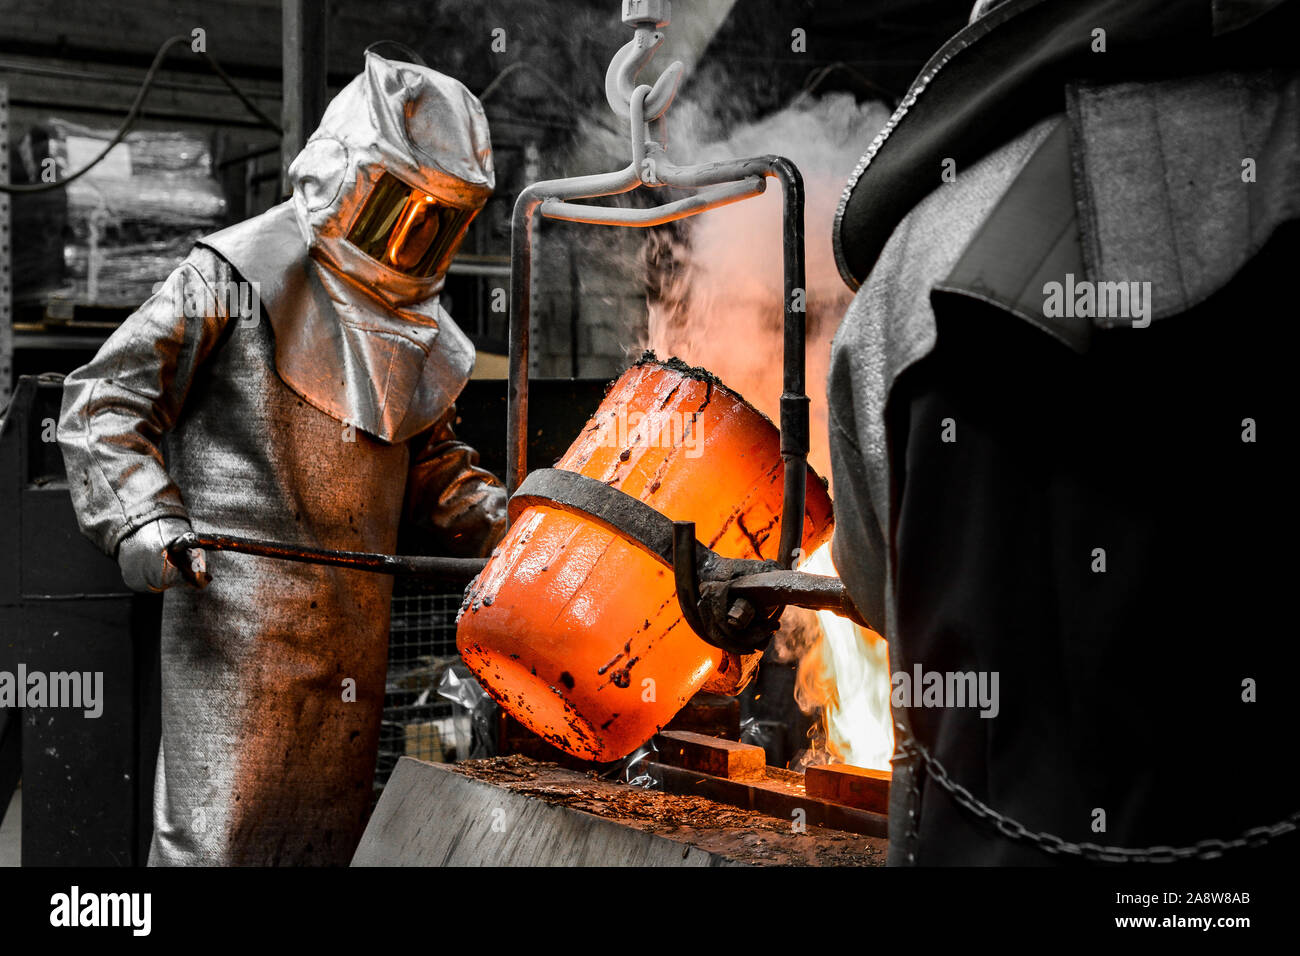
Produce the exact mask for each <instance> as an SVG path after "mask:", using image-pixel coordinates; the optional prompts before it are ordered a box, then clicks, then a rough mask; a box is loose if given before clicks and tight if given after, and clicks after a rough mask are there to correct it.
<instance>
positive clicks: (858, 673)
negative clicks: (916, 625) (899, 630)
mask: <svg viewBox="0 0 1300 956" xmlns="http://www.w3.org/2000/svg"><path fill="white" fill-rule="evenodd" d="M800 570H802V571H809V572H811V573H813V574H835V573H836V572H835V564H834V562H833V561H832V560H831V546H830V545H829V544H826V545H823V546H822V547H821V548H818V549H817V550H816V551H814V552H813V553H812V555H811V556H810V557H809V558H808V560H807V561H805V562H804V563H803V564H802V565H801V566H800ZM817 621H818V623H819V624H820V625H821V635H820V637H818V638H817V639H815V641H814V643H813V645H812V647H811V648H809V650H808V651H806V652H805V653H804V655H803V657H801V658H800V660H799V670H798V677H797V680H796V690H795V696H796V698H797V699H798V701H799V704H800V706H802V707H804V708H805V709H806V710H809V709H811V708H812V707H814V706H816V707H820V708H821V717H820V719H821V721H822V727H821V730H822V734H821V735H820V736H821V737H822V738H823V739H822V743H823V745H824V747H825V750H826V757H827V758H829V759H828V760H827V762H828V763H846V764H851V765H853V766H855V767H868V768H870V769H873V770H888V769H890V767H889V758H890V755H891V754H892V753H893V752H894V728H893V722H892V721H891V719H890V715H889V645H888V644H887V643H886V642H885V639H884V638H883V637H881V636H880V635H879V634H877V633H876V632H875V631H870V630H867V629H866V628H862V627H859V626H858V625H856V624H854V623H853V622H852V621H850V620H848V619H847V618H843V617H840V616H839V615H837V614H832V613H831V612H830V611H818V612H817ZM814 749H815V748H814ZM811 756H812V759H811V760H808V761H806V762H808V763H816V762H818V755H817V754H815V753H814V754H813V755H811Z"/></svg>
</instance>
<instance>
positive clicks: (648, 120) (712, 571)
mask: <svg viewBox="0 0 1300 956" xmlns="http://www.w3.org/2000/svg"><path fill="white" fill-rule="evenodd" d="M669 12H670V11H669V3H668V2H667V0H623V17H622V19H623V22H624V23H626V24H628V25H630V26H632V27H633V28H634V30H635V34H634V36H633V38H632V39H631V40H630V41H629V42H628V43H627V44H625V45H624V46H623V47H622V48H621V49H620V50H619V51H618V52H617V53H616V54H615V55H614V58H613V59H612V60H611V61H610V64H609V69H608V70H607V71H606V74H605V97H606V99H607V101H608V102H609V106H610V108H611V109H612V110H613V111H614V113H615V115H617V116H619V117H620V118H622V117H626V118H627V120H628V123H629V127H630V136H631V146H632V160H631V162H630V163H629V164H628V165H627V166H626V167H624V168H623V169H621V170H617V171H614V172H608V173H598V174H595V175H589V176H575V177H571V178H567V179H552V180H545V181H542V182H536V183H533V184H531V185H529V186H527V187H525V189H524V190H523V192H521V193H520V194H519V196H518V198H517V199H516V201H515V207H514V215H513V218H512V222H511V246H510V356H509V375H510V385H509V388H510V391H509V403H508V407H507V418H506V435H507V438H506V441H507V447H506V487H507V490H508V491H509V492H510V494H511V495H512V508H511V512H512V515H513V514H517V513H518V511H519V510H520V509H519V508H518V507H516V506H515V504H516V499H521V498H523V499H528V500H530V501H534V502H538V501H541V500H543V496H539V495H538V494H537V493H536V492H535V491H534V488H535V487H536V486H537V485H538V484H539V483H542V482H545V481H546V480H547V479H548V478H549V477H550V476H551V475H553V472H551V471H550V470H549V469H543V470H539V471H535V472H533V474H532V475H529V473H528V376H529V372H528V353H529V333H530V325H531V319H532V295H531V286H532V262H533V256H532V253H533V235H532V233H533V222H534V219H535V217H536V215H537V214H538V213H539V212H540V213H541V215H542V217H543V218H546V219H555V220H561V221H565V222H576V223H588V224H592V225H603V226H620V227H625V228H627V227H630V228H645V227H648V226H658V225H662V224H664V223H668V222H673V221H675V220H678V219H685V218H687V217H689V216H695V215H698V214H699V213H702V212H705V211H706V210H709V209H716V208H718V207H720V206H725V205H728V204H730V203H733V202H739V201H741V200H744V199H750V198H752V197H754V196H758V195H760V194H761V193H763V192H764V191H765V189H766V188H767V179H768V178H769V177H770V178H773V179H776V180H778V181H779V182H780V183H781V190H782V200H783V202H782V245H783V272H784V286H785V289H784V305H783V312H784V322H783V337H784V343H783V361H782V366H783V387H782V394H781V405H780V434H781V459H782V462H783V463H784V468H785V474H784V483H783V493H782V504H781V535H780V545H779V550H778V557H777V561H776V562H772V561H744V560H738V559H725V558H721V557H720V556H718V555H716V554H714V553H713V552H711V551H709V549H707V548H705V547H704V546H703V545H701V544H699V542H698V541H695V538H694V525H693V524H692V523H690V522H674V525H675V526H676V527H675V529H674V533H673V536H672V548H671V561H672V566H673V569H674V575H675V580H676V582H677V592H678V602H679V604H680V605H681V608H682V614H683V617H684V618H685V620H686V621H687V623H688V624H689V625H690V626H691V629H692V630H694V631H695V632H696V633H697V634H698V635H699V636H700V637H701V638H703V639H704V640H705V641H707V642H709V643H710V644H714V645H716V646H719V647H723V648H725V649H727V650H732V651H735V652H737V653H747V652H750V651H753V650H756V649H757V648H759V647H761V646H763V645H764V644H766V642H767V640H768V639H769V638H770V636H771V632H772V630H774V628H775V621H776V619H777V618H779V616H780V611H781V609H782V608H783V607H784V606H785V604H795V603H797V604H802V605H804V606H810V607H824V608H831V609H834V610H837V611H838V612H839V613H842V614H845V615H846V616H849V617H851V618H854V619H858V620H859V622H860V623H865V622H861V620H860V616H859V615H858V614H857V612H856V611H855V610H854V609H853V606H852V602H851V601H849V600H848V598H847V595H846V594H845V592H844V589H843V585H842V584H841V583H840V582H839V580H838V579H836V578H832V577H826V576H820V575H810V574H803V573H800V572H795V571H792V570H790V569H791V568H792V567H793V565H794V562H795V561H796V560H797V558H798V556H799V546H800V544H801V542H802V539H803V524H804V506H805V499H806V493H807V472H808V464H807V463H808V439H809V426H808V406H809V400H808V395H807V394H806V385H805V374H804V370H805V358H806V357H805V336H806V323H805V300H806V294H805V260H804V222H803V220H804V192H803V177H802V176H801V175H800V173H799V170H798V169H797V168H796V167H795V165H794V163H792V162H791V161H790V160H788V159H786V158H785V157H782V156H774V155H769V156H758V157H753V158H750V159H738V160H732V161H729V162H714V163H701V164H697V165H691V166H678V165H676V164H674V163H672V162H671V161H670V160H669V159H668V155H667V148H666V138H667V137H666V130H665V127H666V123H665V120H664V114H665V113H666V112H667V111H668V107H669V106H671V105H672V102H673V98H674V97H675V96H676V94H677V87H678V85H679V83H680V82H681V75H682V73H683V71H684V67H683V65H682V64H681V63H680V62H674V63H673V64H671V65H670V66H669V67H668V68H667V69H666V70H665V71H664V72H663V73H662V74H661V75H660V76H659V78H658V79H657V80H656V81H655V83H654V84H653V85H649V84H644V83H642V84H639V85H636V76H637V74H638V73H639V72H640V71H641V69H642V68H643V67H644V66H645V65H646V64H647V63H648V62H649V61H650V59H651V58H652V57H653V56H654V54H655V52H656V51H657V50H658V49H659V47H660V46H661V45H662V44H663V41H664V36H663V34H662V33H660V32H658V28H659V27H662V26H666V25H667V23H668V18H669ZM641 186H645V187H647V188H659V187H663V186H672V187H677V188H681V189H694V190H699V191H698V192H697V193H696V194H695V195H693V196H687V197H685V198H683V199H678V200H675V201H673V202H668V203H663V204H660V205H657V206H652V207H649V208H628V207H612V206H600V205H589V204H583V203H576V202H573V201H572V200H576V199H595V198H598V197H602V196H613V195H619V194H621V193H627V192H631V191H632V190H634V189H637V188H638V187H641ZM552 483H553V482H552ZM573 484H574V483H573V482H568V485H573ZM529 485H531V486H532V487H528V486H529ZM521 492H522V495H521ZM609 492H614V494H615V495H616V496H622V497H626V498H630V496H626V495H623V493H622V492H617V491H615V490H614V489H606V490H605V491H604V492H602V493H600V494H597V493H596V490H595V489H590V490H587V489H584V488H582V487H578V488H573V489H571V490H570V493H569V496H568V498H567V500H566V501H565V502H564V505H563V506H564V507H565V508H566V509H567V510H569V511H574V512H578V513H581V514H583V515H585V516H587V517H590V518H592V519H594V520H596V521H597V522H598V523H600V524H603V525H605V526H607V527H610V528H612V529H613V530H615V531H618V532H620V533H622V534H623V535H625V536H626V537H627V538H629V539H630V540H631V541H632V542H633V543H635V544H638V545H640V546H641V547H642V548H643V549H645V550H647V551H649V552H650V553H651V554H655V555H656V556H658V557H659V558H660V559H661V560H663V559H665V558H667V557H669V555H668V554H665V553H664V548H663V547H662V540H663V539H662V536H661V537H660V538H659V540H658V542H655V543H651V542H648V541H647V540H646V536H645V535H644V534H641V533H638V529H637V528H635V527H632V526H630V525H627V526H625V524H626V523H625V522H624V523H620V521H619V519H618V517H616V515H618V514H628V513H630V512H632V511H635V510H637V509H634V508H633V507H632V506H631V505H630V504H629V503H627V502H621V507H620V506H619V505H620V502H618V501H615V502H613V503H611V502H610V500H609V499H610V497H611V496H610V494H609ZM633 500H635V499H633ZM637 504H639V505H641V506H642V508H646V507H647V506H645V505H644V504H642V503H641V502H639V501H638V502H637ZM650 510H653V509H650ZM611 512H613V513H611ZM690 542H694V545H695V546H694V547H692V546H690ZM715 559H716V560H715ZM702 574H703V576H704V578H705V580H704V581H703V583H701V575H702ZM760 609H765V610H764V611H763V612H762V613H760Z"/></svg>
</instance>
